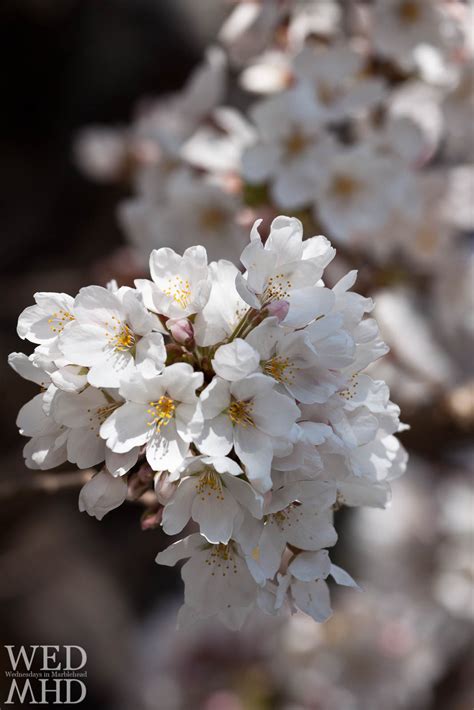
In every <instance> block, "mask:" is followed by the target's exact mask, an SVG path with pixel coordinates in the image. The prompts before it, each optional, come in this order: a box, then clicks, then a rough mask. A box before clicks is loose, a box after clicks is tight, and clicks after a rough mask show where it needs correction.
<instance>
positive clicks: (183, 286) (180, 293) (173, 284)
mask: <svg viewBox="0 0 474 710" xmlns="http://www.w3.org/2000/svg"><path fill="white" fill-rule="evenodd" d="M168 284H169V286H168V288H166V289H163V293H164V294H166V296H169V297H170V298H172V299H173V301H175V303H177V304H178V305H180V306H181V308H182V309H183V310H184V309H185V308H187V307H188V306H189V304H190V303H191V298H192V295H191V283H190V281H189V279H182V278H181V277H180V276H175V277H174V280H173V279H168Z"/></svg>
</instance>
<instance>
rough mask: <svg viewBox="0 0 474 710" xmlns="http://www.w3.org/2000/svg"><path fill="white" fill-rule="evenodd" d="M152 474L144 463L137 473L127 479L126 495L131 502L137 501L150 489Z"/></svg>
mask: <svg viewBox="0 0 474 710" xmlns="http://www.w3.org/2000/svg"><path fill="white" fill-rule="evenodd" d="M153 476H154V472H153V471H152V469H151V467H150V466H149V464H148V463H146V462H144V463H143V464H142V465H141V466H140V468H139V469H138V471H136V472H135V473H133V474H131V475H130V476H129V477H128V495H129V497H130V498H131V499H132V500H137V499H138V498H140V496H142V495H143V494H144V493H145V491H147V490H148V489H149V488H150V483H151V481H152V480H153Z"/></svg>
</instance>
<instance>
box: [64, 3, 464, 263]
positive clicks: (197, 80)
mask: <svg viewBox="0 0 474 710" xmlns="http://www.w3.org/2000/svg"><path fill="white" fill-rule="evenodd" d="M471 21H472V17H471V16H470V13H469V8H468V7H466V5H465V3H463V2H462V1H461V0H453V2H449V3H448V2H443V1H442V0H375V2H371V3H368V2H363V1H358V2H351V3H350V8H347V9H341V4H340V3H338V2H335V0H301V1H300V0H299V1H298V2H297V1H296V0H287V1H286V2H281V3H272V2H257V1H256V2H250V3H249V2H238V3H236V4H235V6H234V8H233V10H232V12H231V13H230V14H229V16H228V18H227V19H226V21H225V23H224V25H223V27H222V28H221V31H220V33H219V36H218V39H219V41H220V44H221V47H215V46H214V47H210V48H209V49H208V51H207V53H206V56H205V59H204V61H203V62H202V65H201V66H199V67H198V68H197V70H196V71H195V72H194V74H193V75H192V76H191V77H190V78H189V80H188V82H187V84H186V85H185V86H184V88H183V89H182V90H181V92H178V93H177V94H176V95H173V96H171V97H166V98H163V99H157V100H156V101H155V102H154V103H152V104H151V105H149V107H148V108H147V109H146V110H142V111H140V113H139V114H138V116H137V117H136V119H135V120H134V122H133V123H132V125H131V126H130V127H127V128H123V129H105V128H95V129H94V128H91V129H88V130H86V131H84V132H83V133H82V134H81V136H80V137H79V139H78V141H77V145H76V154H77V160H78V162H79V164H80V165H81V166H82V169H83V170H84V171H85V172H87V173H88V174H89V175H91V176H93V177H95V178H96V179H100V180H107V179H109V180H110V179H117V180H118V179H127V180H130V178H131V182H132V186H133V191H134V195H133V197H131V198H129V199H127V200H125V201H124V202H123V203H122V204H121V205H120V208H119V218H120V221H121V223H122V226H123V227H124V229H125V232H126V233H127V235H128V238H129V241H130V242H131V243H132V245H133V246H134V247H135V248H136V250H137V254H138V255H139V257H141V258H146V256H147V255H148V253H149V251H150V250H151V249H152V248H154V247H156V246H157V245H160V246H161V245H162V246H164V245H171V246H175V244H176V240H177V237H176V235H177V234H179V235H188V234H189V235H193V239H198V240H199V241H200V242H202V243H204V244H206V247H207V248H208V251H209V253H210V255H211V256H212V258H222V257H223V256H224V258H225V257H227V258H228V256H229V254H232V257H233V258H234V256H235V257H237V254H238V253H239V251H240V250H241V248H242V246H243V241H244V240H245V228H247V227H249V226H250V224H251V223H252V221H253V219H254V218H255V217H256V216H257V214H259V215H264V216H265V217H266V218H267V220H268V221H271V218H273V217H275V216H276V215H277V214H279V213H280V212H281V211H288V210H291V211H293V212H295V210H296V211H297V213H298V215H299V216H300V217H301V219H302V220H303V221H304V223H305V224H308V226H310V228H311V230H312V231H314V232H317V231H323V232H324V233H325V234H327V235H328V237H329V238H330V239H331V240H333V241H334V242H337V243H339V244H340V245H343V246H345V247H350V248H351V249H354V250H355V251H362V252H363V253H364V254H367V253H368V254H369V255H370V258H371V259H373V260H375V261H377V262H378V263H380V264H386V263H387V261H389V260H391V261H393V260H394V259H395V260H398V261H400V260H401V263H402V265H403V264H405V263H406V260H407V259H410V260H412V261H413V262H414V263H415V266H416V268H417V269H419V270H422V271H428V272H430V271H432V269H433V268H436V266H437V265H439V264H440V263H441V262H442V260H443V259H445V258H446V257H447V255H449V251H450V250H451V249H452V247H453V244H455V246H456V248H457V249H459V250H461V251H463V247H462V244H460V243H459V240H458V237H459V232H460V231H466V225H465V224H464V225H463V226H462V227H461V229H460V228H459V223H456V218H455V216H454V215H455V212H456V211H454V210H452V209H450V193H451V192H452V190H453V189H456V187H455V183H456V177H455V175H454V172H453V169H452V168H453V163H458V164H459V165H460V166H466V163H467V162H472V155H470V154H469V151H470V147H469V146H470V145H471V144H472V141H471V136H470V130H471V125H470V124H471V116H472V109H473V93H472V81H471V78H472V67H473V64H474V59H473V57H474V52H473V43H472V37H471V35H472V33H471V32H470V22H471ZM229 65H230V66H231V67H232V69H233V70H234V73H237V75H238V82H239V83H240V86H241V87H242V88H243V89H244V90H245V91H247V92H249V93H250V94H252V95H254V96H255V95H257V96H258V97H259V98H258V99H257V101H256V102H254V103H252V101H250V108H249V110H248V111H245V112H243V111H242V110H241V106H235V105H232V106H228V105H226V98H227V95H229V97H231V98H233V96H234V94H235V90H234V91H228V86H229V88H230V89H232V73H231V72H228V71H227V67H228V66H229ZM229 74H230V75H231V76H230V77H229V76H228V75H229ZM241 103H243V102H241ZM247 103H248V102H247ZM470 180H471V182H472V173H471V177H470ZM183 199H185V200H186V202H187V203H188V204H189V205H192V208H191V209H189V210H183V209H182V204H183ZM433 205H435V206H434V207H433ZM427 215H428V217H427ZM469 222H470V228H472V216H471V218H470V220H469ZM196 235H198V236H196ZM186 238H187V237H186V236H181V240H186ZM179 246H180V247H182V246H191V243H189V244H185V243H184V242H183V244H180V245H179Z"/></svg>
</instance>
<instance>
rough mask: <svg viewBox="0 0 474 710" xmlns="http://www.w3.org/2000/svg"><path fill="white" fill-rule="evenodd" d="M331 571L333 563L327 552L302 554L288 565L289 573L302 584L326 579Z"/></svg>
mask: <svg viewBox="0 0 474 710" xmlns="http://www.w3.org/2000/svg"><path fill="white" fill-rule="evenodd" d="M330 571H331V561H330V559H329V553H328V551H327V550H319V551H318V552H300V553H299V554H298V555H296V557H295V558H294V559H293V560H292V562H291V563H290V564H289V565H288V572H290V573H291V574H292V575H293V576H294V577H296V579H299V580H300V581H301V582H312V581H313V580H315V579H326V577H327V576H328V574H329V573H330Z"/></svg>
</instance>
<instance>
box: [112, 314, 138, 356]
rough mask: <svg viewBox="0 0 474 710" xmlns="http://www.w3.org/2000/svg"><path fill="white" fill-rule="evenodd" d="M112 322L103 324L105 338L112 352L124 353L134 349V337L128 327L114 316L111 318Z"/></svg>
mask: <svg viewBox="0 0 474 710" xmlns="http://www.w3.org/2000/svg"><path fill="white" fill-rule="evenodd" d="M111 320H112V322H111V323H109V322H108V321H106V322H105V327H106V328H107V330H106V331H105V336H106V338H107V340H108V341H109V343H110V344H111V345H112V347H113V348H114V350H117V351H118V352H125V351H127V350H131V349H132V348H133V347H135V344H136V337H135V333H134V332H133V331H132V329H131V328H130V326H128V325H127V324H126V323H123V322H122V321H121V320H119V319H118V318H117V317H116V316H112V318H111Z"/></svg>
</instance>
